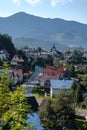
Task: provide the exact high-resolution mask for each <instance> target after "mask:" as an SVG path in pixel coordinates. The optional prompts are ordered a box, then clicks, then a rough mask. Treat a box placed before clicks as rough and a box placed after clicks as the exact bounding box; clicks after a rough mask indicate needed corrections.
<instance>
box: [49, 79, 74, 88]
mask: <svg viewBox="0 0 87 130" xmlns="http://www.w3.org/2000/svg"><path fill="white" fill-rule="evenodd" d="M50 82H51V87H52V88H58V89H62V88H66V89H69V88H71V86H72V83H73V80H50Z"/></svg>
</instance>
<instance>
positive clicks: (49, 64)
mask: <svg viewBox="0 0 87 130" xmlns="http://www.w3.org/2000/svg"><path fill="white" fill-rule="evenodd" d="M46 64H47V65H48V66H52V65H53V58H52V56H51V55H48V56H47V58H46Z"/></svg>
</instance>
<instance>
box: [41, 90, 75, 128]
mask: <svg viewBox="0 0 87 130" xmlns="http://www.w3.org/2000/svg"><path fill="white" fill-rule="evenodd" d="M74 115H75V111H74V108H73V103H72V100H71V98H70V96H69V95H65V94H64V92H63V91H61V92H60V93H59V94H58V95H57V96H56V98H55V99H47V101H46V103H45V105H44V106H42V107H41V108H40V110H39V116H40V118H41V121H42V123H43V126H44V127H45V128H46V129H48V128H57V127H59V126H62V127H63V126H66V125H67V124H70V123H71V122H72V121H73V120H74V118H75V116H74Z"/></svg>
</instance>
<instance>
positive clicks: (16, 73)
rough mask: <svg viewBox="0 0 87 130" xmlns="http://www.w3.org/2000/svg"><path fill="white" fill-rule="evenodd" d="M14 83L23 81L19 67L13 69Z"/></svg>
mask: <svg viewBox="0 0 87 130" xmlns="http://www.w3.org/2000/svg"><path fill="white" fill-rule="evenodd" d="M13 77H14V83H13V84H14V85H16V84H18V83H21V82H22V81H23V70H22V69H21V68H14V69H13Z"/></svg>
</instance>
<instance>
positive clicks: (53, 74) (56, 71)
mask: <svg viewBox="0 0 87 130" xmlns="http://www.w3.org/2000/svg"><path fill="white" fill-rule="evenodd" d="M62 73H63V68H62V67H61V68H60V67H53V66H47V67H46V68H44V69H43V74H42V75H41V76H40V77H39V80H40V81H44V82H45V81H46V80H51V79H56V80H57V79H60V77H61V74H62Z"/></svg>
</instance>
